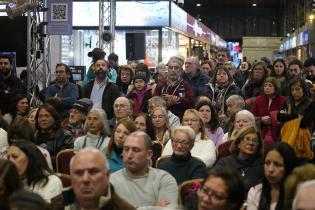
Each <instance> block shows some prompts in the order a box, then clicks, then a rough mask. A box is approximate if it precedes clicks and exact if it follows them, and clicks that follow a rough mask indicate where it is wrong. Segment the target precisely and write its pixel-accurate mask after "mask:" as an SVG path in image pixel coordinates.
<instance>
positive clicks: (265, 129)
mask: <svg viewBox="0 0 315 210" xmlns="http://www.w3.org/2000/svg"><path fill="white" fill-rule="evenodd" d="M286 101H287V99H286V97H284V96H277V97H276V98H273V99H272V101H271V104H270V106H269V107H268V104H269V99H268V97H267V96H266V95H260V96H257V97H256V99H255V102H254V105H253V107H252V108H251V110H250V111H251V112H252V113H253V114H254V115H255V117H256V118H258V119H259V120H261V118H262V117H263V116H269V117H270V118H271V124H270V125H265V124H262V125H261V129H262V135H263V138H264V141H265V147H266V148H268V147H269V146H271V144H273V143H274V141H276V140H277V139H278V137H279V130H280V123H279V122H278V120H277V113H278V112H279V111H280V109H281V106H282V105H283V104H284V103H285V102H286Z"/></svg>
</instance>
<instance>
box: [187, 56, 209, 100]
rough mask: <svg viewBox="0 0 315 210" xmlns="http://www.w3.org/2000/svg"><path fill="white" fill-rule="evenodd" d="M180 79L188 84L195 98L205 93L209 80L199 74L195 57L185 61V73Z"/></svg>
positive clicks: (198, 66)
mask: <svg viewBox="0 0 315 210" xmlns="http://www.w3.org/2000/svg"><path fill="white" fill-rule="evenodd" d="M181 77H182V78H183V79H184V80H186V81H188V82H189V84H190V85H191V86H192V88H193V91H194V93H195V95H196V96H200V95H202V94H204V93H205V92H206V87H207V84H208V83H209V80H210V78H209V77H208V76H206V75H205V74H203V73H202V72H201V70H200V64H199V60H198V58H197V57H194V56H191V57H188V58H187V59H186V61H185V71H184V72H183V73H182V75H181Z"/></svg>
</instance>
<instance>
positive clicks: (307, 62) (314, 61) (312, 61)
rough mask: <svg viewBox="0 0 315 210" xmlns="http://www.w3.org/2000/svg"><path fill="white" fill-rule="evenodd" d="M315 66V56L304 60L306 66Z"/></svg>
mask: <svg viewBox="0 0 315 210" xmlns="http://www.w3.org/2000/svg"><path fill="white" fill-rule="evenodd" d="M310 66H315V58H313V57H310V58H308V59H306V60H305V61H304V67H310Z"/></svg>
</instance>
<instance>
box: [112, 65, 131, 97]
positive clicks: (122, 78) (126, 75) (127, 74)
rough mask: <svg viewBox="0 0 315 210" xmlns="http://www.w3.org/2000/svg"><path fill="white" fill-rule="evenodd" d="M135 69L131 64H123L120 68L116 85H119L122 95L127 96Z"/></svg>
mask: <svg viewBox="0 0 315 210" xmlns="http://www.w3.org/2000/svg"><path fill="white" fill-rule="evenodd" d="M133 75H134V73H133V70H132V69H131V67H130V66H129V65H121V66H120V67H119V70H118V78H117V82H116V85H117V86H118V89H119V92H120V96H126V95H127V91H128V87H129V85H131V82H132V80H133Z"/></svg>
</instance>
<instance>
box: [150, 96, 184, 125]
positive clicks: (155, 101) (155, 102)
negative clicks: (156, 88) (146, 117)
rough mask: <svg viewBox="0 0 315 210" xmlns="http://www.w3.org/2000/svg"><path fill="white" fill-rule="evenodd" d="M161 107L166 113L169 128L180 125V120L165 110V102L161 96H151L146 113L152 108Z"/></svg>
mask: <svg viewBox="0 0 315 210" xmlns="http://www.w3.org/2000/svg"><path fill="white" fill-rule="evenodd" d="M158 106H161V107H163V108H164V109H165V110H166V111H167V116H168V122H169V125H170V127H171V128H174V127H177V126H179V125H180V119H179V117H177V116H176V115H175V114H173V113H172V112H171V111H170V110H168V109H167V105H166V101H165V100H164V99H163V98H162V97H161V96H153V97H152V98H150V99H149V101H148V112H149V113H151V112H152V111H153V110H154V108H156V107H158Z"/></svg>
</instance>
